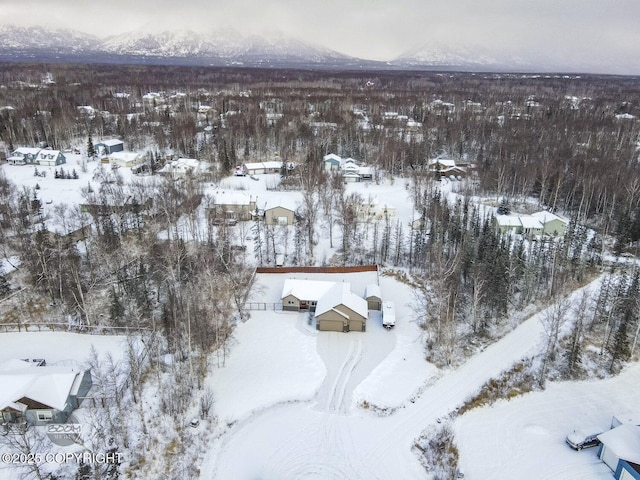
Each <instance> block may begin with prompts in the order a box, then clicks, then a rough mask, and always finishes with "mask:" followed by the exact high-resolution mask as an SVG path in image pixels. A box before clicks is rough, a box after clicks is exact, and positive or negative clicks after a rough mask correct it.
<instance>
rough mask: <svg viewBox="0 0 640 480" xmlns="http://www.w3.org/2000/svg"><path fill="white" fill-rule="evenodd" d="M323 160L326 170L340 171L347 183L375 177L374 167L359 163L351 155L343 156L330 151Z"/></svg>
mask: <svg viewBox="0 0 640 480" xmlns="http://www.w3.org/2000/svg"><path fill="white" fill-rule="evenodd" d="M323 162H324V169H325V171H327V172H340V173H341V174H342V177H343V178H344V181H345V182H347V183H350V182H359V181H361V180H371V179H373V168H372V167H368V166H364V165H358V162H356V160H354V159H353V158H351V157H349V158H342V157H340V156H338V155H336V154H335V153H330V154H328V155H325V156H324V157H323Z"/></svg>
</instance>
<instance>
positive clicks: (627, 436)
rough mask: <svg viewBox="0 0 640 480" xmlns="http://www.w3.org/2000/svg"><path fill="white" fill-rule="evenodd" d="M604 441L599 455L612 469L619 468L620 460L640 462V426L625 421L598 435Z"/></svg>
mask: <svg viewBox="0 0 640 480" xmlns="http://www.w3.org/2000/svg"><path fill="white" fill-rule="evenodd" d="M598 440H600V442H602V445H600V450H599V451H598V457H599V458H600V460H602V461H603V462H604V463H605V464H606V465H607V466H608V467H609V468H610V469H611V470H613V471H614V472H616V471H617V470H618V463H619V461H620V460H626V461H627V462H633V463H636V464H637V463H640V427H637V426H635V425H630V424H628V423H625V424H623V425H620V426H619V427H616V428H614V429H612V430H608V431H606V432H604V433H601V434H600V435H598Z"/></svg>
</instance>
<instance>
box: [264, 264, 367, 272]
mask: <svg viewBox="0 0 640 480" xmlns="http://www.w3.org/2000/svg"><path fill="white" fill-rule="evenodd" d="M377 271H378V266H377V265H359V266H355V267H258V268H256V273H358V272H377Z"/></svg>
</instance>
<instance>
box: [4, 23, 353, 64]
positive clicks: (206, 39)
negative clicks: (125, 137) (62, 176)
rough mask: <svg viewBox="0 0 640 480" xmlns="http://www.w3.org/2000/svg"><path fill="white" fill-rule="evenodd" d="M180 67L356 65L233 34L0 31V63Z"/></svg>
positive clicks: (309, 48)
mask: <svg viewBox="0 0 640 480" xmlns="http://www.w3.org/2000/svg"><path fill="white" fill-rule="evenodd" d="M75 56H78V57H79V58H75V60H78V61H86V60H89V59H93V60H98V61H110V62H118V61H122V62H125V63H132V62H136V61H141V62H144V63H179V64H183V65H246V66H257V65H259V66H275V65H282V66H284V65H291V66H295V65H320V66H323V65H324V66H340V65H347V64H351V63H354V62H357V59H353V58H351V57H348V56H346V55H342V54H340V53H338V52H335V51H332V50H329V49H324V48H321V47H316V46H313V45H310V44H307V43H305V42H302V41H300V40H297V39H292V38H288V37H285V36H283V35H270V36H258V35H251V36H247V35H242V34H240V33H238V32H236V31H232V30H226V31H214V32H208V33H197V32H193V31H163V32H157V33H151V32H130V33H126V34H122V35H115V36H110V37H107V38H105V39H99V38H98V37H95V36H92V35H88V34H84V33H79V32H74V31H71V30H61V29H48V28H44V27H31V28H23V27H12V26H5V27H0V58H11V59H13V60H19V59H21V58H30V59H32V58H34V57H36V58H38V59H42V60H47V59H48V57H54V58H61V59H64V60H69V61H73V60H74V57H75Z"/></svg>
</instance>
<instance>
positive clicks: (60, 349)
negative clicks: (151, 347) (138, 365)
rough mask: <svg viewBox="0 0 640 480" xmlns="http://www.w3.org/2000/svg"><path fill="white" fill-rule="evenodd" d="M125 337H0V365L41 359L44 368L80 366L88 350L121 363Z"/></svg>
mask: <svg viewBox="0 0 640 480" xmlns="http://www.w3.org/2000/svg"><path fill="white" fill-rule="evenodd" d="M125 342H126V339H125V337H121V336H113V335H85V334H80V333H65V332H15V333H2V334H0V363H1V362H4V361H6V360H12V359H16V358H19V359H22V358H44V359H45V360H46V361H47V365H54V364H56V363H57V364H64V363H65V362H78V363H80V364H84V363H85V362H87V361H88V360H89V357H90V356H91V349H92V347H93V348H95V350H96V351H97V352H98V354H99V355H100V358H101V359H102V358H104V355H106V354H107V352H109V353H111V355H112V357H113V359H114V360H115V361H120V360H122V358H123V356H124V351H125Z"/></svg>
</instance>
